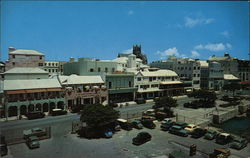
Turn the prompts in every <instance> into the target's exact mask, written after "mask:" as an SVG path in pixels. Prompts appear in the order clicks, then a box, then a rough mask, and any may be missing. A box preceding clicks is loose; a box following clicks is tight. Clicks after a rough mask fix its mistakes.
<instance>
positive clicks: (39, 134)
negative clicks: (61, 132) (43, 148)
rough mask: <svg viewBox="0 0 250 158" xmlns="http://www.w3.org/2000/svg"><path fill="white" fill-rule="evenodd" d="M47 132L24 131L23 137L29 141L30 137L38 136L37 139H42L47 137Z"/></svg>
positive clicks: (41, 130)
mask: <svg viewBox="0 0 250 158" xmlns="http://www.w3.org/2000/svg"><path fill="white" fill-rule="evenodd" d="M46 134H47V133H46V130H45V129H44V128H38V127H37V128H32V129H28V130H24V131H23V137H24V139H27V138H28V137H30V136H37V137H42V136H46Z"/></svg>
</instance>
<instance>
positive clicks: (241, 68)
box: [236, 60, 250, 81]
mask: <svg viewBox="0 0 250 158" xmlns="http://www.w3.org/2000/svg"><path fill="white" fill-rule="evenodd" d="M236 77H238V78H240V80H241V81H250V60H238V75H236Z"/></svg>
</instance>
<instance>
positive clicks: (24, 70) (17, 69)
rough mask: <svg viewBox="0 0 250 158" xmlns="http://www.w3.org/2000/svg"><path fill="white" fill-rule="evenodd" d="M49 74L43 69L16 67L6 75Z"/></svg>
mask: <svg viewBox="0 0 250 158" xmlns="http://www.w3.org/2000/svg"><path fill="white" fill-rule="evenodd" d="M20 73H23V74H34V73H36V74H48V72H46V71H44V70H43V69H40V68H38V67H15V68H12V69H10V70H8V71H6V72H5V73H4V74H20Z"/></svg>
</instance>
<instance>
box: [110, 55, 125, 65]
mask: <svg viewBox="0 0 250 158" xmlns="http://www.w3.org/2000/svg"><path fill="white" fill-rule="evenodd" d="M112 61H114V62H117V63H122V64H126V63H127V61H128V58H127V57H119V58H116V59H113V60H112Z"/></svg>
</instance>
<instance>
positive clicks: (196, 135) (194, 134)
mask: <svg viewBox="0 0 250 158" xmlns="http://www.w3.org/2000/svg"><path fill="white" fill-rule="evenodd" d="M206 132H207V130H206V129H203V128H195V129H194V130H193V132H191V133H190V134H191V137H192V138H200V137H202V136H204V135H205V134H206Z"/></svg>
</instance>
